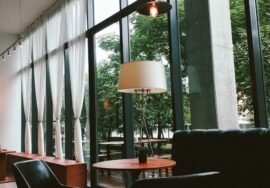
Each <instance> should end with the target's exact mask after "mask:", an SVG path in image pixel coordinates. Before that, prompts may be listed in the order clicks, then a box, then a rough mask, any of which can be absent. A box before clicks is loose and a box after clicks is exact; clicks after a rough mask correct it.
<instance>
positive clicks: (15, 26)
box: [0, 0, 56, 34]
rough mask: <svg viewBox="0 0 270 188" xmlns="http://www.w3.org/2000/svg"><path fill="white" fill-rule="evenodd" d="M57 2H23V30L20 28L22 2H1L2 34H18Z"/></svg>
mask: <svg viewBox="0 0 270 188" xmlns="http://www.w3.org/2000/svg"><path fill="white" fill-rule="evenodd" d="M54 2H56V0H21V4H22V18H21V19H22V28H20V0H0V32H1V33H11V34H18V33H20V32H22V31H23V30H24V29H25V28H26V27H27V26H28V25H30V24H31V23H32V22H33V21H35V19H36V18H38V17H39V16H40V15H41V14H42V13H43V12H44V11H45V10H46V9H48V8H49V7H50V6H52V5H53V3H54Z"/></svg>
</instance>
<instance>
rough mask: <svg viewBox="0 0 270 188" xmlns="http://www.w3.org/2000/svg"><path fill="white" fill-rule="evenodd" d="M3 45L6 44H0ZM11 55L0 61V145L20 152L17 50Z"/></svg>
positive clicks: (19, 93)
mask: <svg viewBox="0 0 270 188" xmlns="http://www.w3.org/2000/svg"><path fill="white" fill-rule="evenodd" d="M0 38H1V37H0ZM9 44H11V43H9ZM3 45H6V44H3V43H1V44H0V46H3ZM0 49H1V48H0ZM11 54H12V56H10V57H7V60H6V61H5V62H2V61H0V145H1V146H2V148H7V149H12V150H16V151H20V150H21V78H20V76H19V74H18V71H19V70H20V61H19V58H20V52H19V51H18V50H17V52H16V53H14V52H12V53H11Z"/></svg>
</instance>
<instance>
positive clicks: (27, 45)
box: [21, 38, 32, 153]
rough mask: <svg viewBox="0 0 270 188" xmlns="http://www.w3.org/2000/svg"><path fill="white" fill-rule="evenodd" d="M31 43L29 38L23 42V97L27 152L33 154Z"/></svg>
mask: <svg viewBox="0 0 270 188" xmlns="http://www.w3.org/2000/svg"><path fill="white" fill-rule="evenodd" d="M31 49H32V46H31V42H30V39H29V38H26V39H25V40H24V41H23V47H22V49H21V66H22V96H23V108H24V115H25V138H24V144H25V152H26V153H31V152H32V145H31V128H30V123H29V121H30V116H31V115H30V113H31V100H32V98H31V92H32V89H31V87H32V84H31V83H32V69H31V66H30V64H31Z"/></svg>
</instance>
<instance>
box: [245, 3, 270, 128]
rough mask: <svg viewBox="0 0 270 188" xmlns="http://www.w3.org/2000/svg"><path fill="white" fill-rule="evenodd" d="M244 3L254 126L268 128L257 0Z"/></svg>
mask: <svg viewBox="0 0 270 188" xmlns="http://www.w3.org/2000/svg"><path fill="white" fill-rule="evenodd" d="M244 3H245V13H246V24H247V37H248V49H249V63H250V71H251V72H250V76H251V83H252V97H253V108H254V118H255V126H256V127H265V128H268V118H267V101H266V95H265V86H264V71H263V58H262V53H261V44H260V29H259V19H258V9H257V0H244Z"/></svg>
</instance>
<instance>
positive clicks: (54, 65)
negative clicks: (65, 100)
mask: <svg viewBox="0 0 270 188" xmlns="http://www.w3.org/2000/svg"><path fill="white" fill-rule="evenodd" d="M63 19H64V14H63V13H62V11H60V12H58V13H56V14H55V15H54V16H53V17H52V18H49V20H48V22H47V25H46V26H47V45H48V51H49V52H51V51H52V50H54V49H56V48H58V47H59V46H61V45H62V44H63V41H64V31H65V27H64V26H65V23H64V20H63ZM49 72H50V81H51V94H52V103H53V114H54V118H55V120H56V127H55V156H56V158H60V159H62V158H63V149H62V143H61V122H60V120H61V108H62V95H63V86H64V49H63V48H60V49H59V50H58V51H57V52H56V53H54V54H51V55H49Z"/></svg>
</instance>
